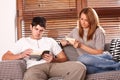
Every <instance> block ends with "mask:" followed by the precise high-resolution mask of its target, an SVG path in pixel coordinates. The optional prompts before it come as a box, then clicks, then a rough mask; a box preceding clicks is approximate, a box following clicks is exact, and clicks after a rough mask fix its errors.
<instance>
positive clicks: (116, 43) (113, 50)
mask: <svg viewBox="0 0 120 80" xmlns="http://www.w3.org/2000/svg"><path fill="white" fill-rule="evenodd" d="M110 54H112V56H113V60H115V61H117V62H118V61H120V39H112V41H111V45H110Z"/></svg>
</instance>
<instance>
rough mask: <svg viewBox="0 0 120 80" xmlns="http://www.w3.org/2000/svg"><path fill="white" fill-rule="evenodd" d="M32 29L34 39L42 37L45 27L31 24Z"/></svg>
mask: <svg viewBox="0 0 120 80" xmlns="http://www.w3.org/2000/svg"><path fill="white" fill-rule="evenodd" d="M30 29H31V31H32V38H33V39H37V40H38V39H40V38H41V37H42V35H43V32H44V30H45V29H44V28H43V27H41V26H40V25H37V26H33V27H32V26H31V27H30Z"/></svg>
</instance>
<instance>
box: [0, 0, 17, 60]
mask: <svg viewBox="0 0 120 80" xmlns="http://www.w3.org/2000/svg"><path fill="white" fill-rule="evenodd" d="M15 18H16V0H0V60H1V57H2V55H3V54H4V53H5V52H6V51H7V50H8V49H9V48H10V46H12V45H13V43H14V42H15V39H16V38H15Z"/></svg>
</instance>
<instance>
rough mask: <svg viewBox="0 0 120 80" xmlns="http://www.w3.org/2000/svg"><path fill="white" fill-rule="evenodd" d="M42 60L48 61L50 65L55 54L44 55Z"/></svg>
mask: <svg viewBox="0 0 120 80" xmlns="http://www.w3.org/2000/svg"><path fill="white" fill-rule="evenodd" d="M42 58H43V59H44V60H46V61H47V62H48V63H50V62H52V60H53V54H44V55H42Z"/></svg>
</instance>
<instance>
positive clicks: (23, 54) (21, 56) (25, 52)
mask: <svg viewBox="0 0 120 80" xmlns="http://www.w3.org/2000/svg"><path fill="white" fill-rule="evenodd" d="M32 52H33V50H32V49H26V50H25V51H23V52H22V53H21V54H20V58H25V57H29V55H30V54H31V53H32Z"/></svg>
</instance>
